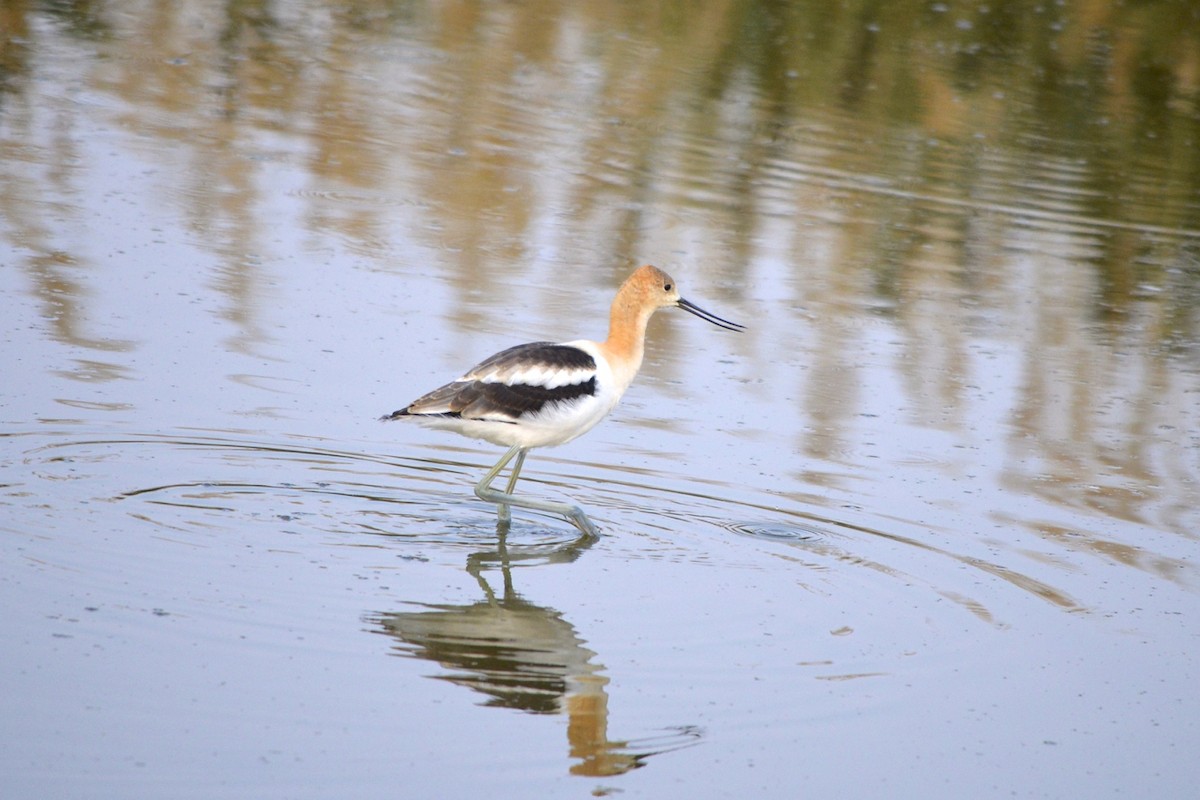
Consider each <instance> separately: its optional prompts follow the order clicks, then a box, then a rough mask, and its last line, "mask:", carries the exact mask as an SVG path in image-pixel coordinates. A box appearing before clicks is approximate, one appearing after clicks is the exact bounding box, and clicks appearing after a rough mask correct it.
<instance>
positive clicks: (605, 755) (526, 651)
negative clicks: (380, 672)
mask: <svg viewBox="0 0 1200 800" xmlns="http://www.w3.org/2000/svg"><path fill="white" fill-rule="evenodd" d="M499 534H500V535H499V545H498V547H497V548H496V549H495V550H489V551H483V552H479V553H475V554H473V555H472V556H470V558H469V559H468V562H467V571H468V572H470V573H471V574H472V575H473V576H474V577H475V579H476V580H477V581H479V585H480V587H481V588H482V589H483V592H484V598H483V599H481V600H479V601H478V602H475V603H471V604H469V605H440V604H439V605H429V604H417V605H418V606H419V608H420V609H421V610H418V611H405V612H386V613H379V614H375V615H373V616H371V617H370V621H371V622H372V623H373V624H375V625H377V626H378V632H380V633H386V634H388V635H390V636H393V637H395V638H396V640H397V642H398V643H397V645H396V648H395V650H396V653H397V654H398V655H403V656H407V657H415V658H424V659H428V660H430V661H435V662H437V663H438V664H440V665H441V666H442V667H444V668H445V669H446V670H448V671H449V672H448V673H447V674H444V675H438V676H436V677H438V678H439V679H441V680H447V681H450V682H452V683H456V684H458V685H460V686H466V687H468V688H470V689H474V690H475V691H478V692H480V693H482V694H484V695H486V696H487V697H488V699H487V701H486V702H485V703H484V705H486V706H493V707H495V706H499V707H502V708H512V709H517V710H520V711H525V712H528V713H533V714H558V713H563V714H566V715H567V717H568V724H567V740H568V744H569V747H570V756H571V759H572V761H573V763H572V765H571V768H570V771H571V773H572V774H575V775H584V776H592V777H599V776H605V775H620V774H622V773H624V772H628V771H629V770H632V769H636V768H637V767H640V766H642V765H643V763H644V762H645V761H646V759H648V758H649V757H650V756H653V755H657V754H659V753H663V752H668V751H671V750H676V749H679V748H681V747H686V746H688V745H691V744H695V743H697V742H698V741H699V739H700V736H701V732H700V730H699V729H698V728H695V727H693V726H682V727H676V728H673V729H670V730H669V731H668V732H666V733H665V734H664V735H660V736H656V737H653V738H649V739H642V740H636V741H634V740H611V739H609V737H608V692H607V690H606V687H607V685H608V678H607V677H606V676H605V675H603V674H602V670H603V666H602V665H600V664H597V663H595V661H594V659H595V658H596V654H595V653H594V652H593V651H591V650H589V649H588V648H587V647H585V646H584V641H583V639H581V638H580V637H579V635H578V634H577V633H576V631H575V627H574V626H573V625H571V623H569V622H567V621H566V620H565V619H563V615H562V614H561V613H560V612H558V611H556V610H554V609H553V608H549V607H546V606H538V605H535V604H533V603H530V602H528V601H527V600H525V599H524V598H522V597H521V596H520V595H519V594H517V592H516V590H515V589H514V588H513V581H512V566H513V564H514V563H515V562H527V563H525V564H523V565H522V566H530V565H533V564H539V563H540V564H546V563H558V562H570V561H574V560H575V559H576V558H578V557H579V555H580V554H581V553H582V552H583V551H584V550H586V549H587V548H588V547H590V546H591V545H592V544H593V543H594V542H595V541H596V540H595V538H594V537H589V536H583V537H580V538H579V539H577V540H575V541H573V542H571V543H569V544H566V545H557V546H554V547H546V546H541V547H534V548H513V549H512V551H510V549H509V547H508V545H507V526H503V525H502V526H500V528H499ZM495 567H498V568H499V569H500V572H501V574H502V576H503V581H504V585H503V589H502V591H501V593H500V594H499V595H497V593H496V592H495V591H494V590H493V589H492V587H491V586H490V585H489V583H488V582H487V580H486V578H485V577H484V572H485V571H487V570H489V569H493V568H495Z"/></svg>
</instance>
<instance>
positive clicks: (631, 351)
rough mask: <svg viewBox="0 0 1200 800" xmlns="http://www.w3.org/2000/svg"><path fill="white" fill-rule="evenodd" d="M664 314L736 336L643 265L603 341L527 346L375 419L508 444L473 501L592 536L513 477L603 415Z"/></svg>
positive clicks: (579, 517)
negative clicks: (554, 518)
mask: <svg viewBox="0 0 1200 800" xmlns="http://www.w3.org/2000/svg"><path fill="white" fill-rule="evenodd" d="M668 306H675V307H677V308H682V309H683V310H685V311H690V312H691V313H693V314H695V315H696V316H698V317H700V318H701V319H703V320H707V321H708V322H711V323H712V324H714V325H717V326H719V327H721V328H726V329H727V330H731V331H740V330H742V328H743V326H742V325H738V324H737V323H736V322H730V321H728V320H724V319H721V318H720V317H718V316H716V315H715V314H711V313H709V312H708V311H705V310H704V309H702V308H700V307H699V306H696V305H693V304H692V303H689V302H688V301H687V300H684V299H683V298H682V297H680V296H679V289H678V288H677V287H676V284H675V281H674V279H672V278H671V276H670V275H668V274H667V273H665V272H663V271H662V270H660V269H658V268H657V267H653V266H649V265H647V266H644V267H641V268H639V269H638V270H636V271H635V272H634V273H633V274H632V275H630V276H629V277H628V278H627V279H626V280H625V283H623V284H621V288H620V289H619V290H618V291H617V296H616V298H615V299H614V300H613V304H612V309H611V311H610V312H609V327H608V338H607V339H605V340H604V341H603V342H591V341H588V340H586V339H577V340H575V341H571V342H563V343H562V344H555V343H553V342H531V343H530V344H519V345H517V346H516V347H510V348H508V349H507V350H501V351H500V352H499V353H496V355H494V356H492V357H491V358H489V359H487V360H485V361H483V362H481V363H479V364H477V365H476V366H474V367H472V368H471V370H470V371H469V372H467V374H465V375H463V376H462V377H461V378H459V379H458V380H456V381H453V382H451V383H448V384H446V385H445V386H442V387H441V388H439V389H434V390H433V391H432V392H430V393H429V394H427V395H424V396H423V397H420V398H418V399H416V400H414V401H413V402H412V403H410V404H408V405H407V406H405V407H404V408H402V409H400V410H399V411H393V412H392V413H391V414H388V415H386V416H384V417H383V419H385V420H392V419H405V418H409V417H411V418H412V419H415V420H417V421H418V422H421V423H423V424H425V425H427V426H429V427H431V428H445V429H447V430H452V431H454V432H456V433H461V434H462V435H464V436H470V437H472V438H475V439H483V440H485V441H488V442H491V443H492V444H501V445H507V446H508V452H507V453H505V454H504V456H503V457H502V458H501V459H500V460H499V461H497V462H496V465H495V466H494V467H492V468H491V469H490V470H488V472H487V474H486V475H484V476H483V479H482V480H480V481H479V483H478V484H476V486H475V494H477V495H478V496H479V497H480V499H482V500H486V501H488V502H490V503H496V504H497V505H498V506H499V510H498V513H499V516H500V521H501V522H508V520H509V519H510V513H509V509H508V507H509V506H520V507H522V508H533V509H539V510H542V511H551V512H553V513H555V514H562V515H563V516H565V517H566V518H567V519H569V520H571V522H573V523H575V525H577V526H578V527H579V529H580V530H582V531H583V532H584V533H587V534H589V535H592V536H595V535H596V527H595V526H594V525H593V524H592V522H591V520H589V519H588V518H587V515H586V514H584V513H583V510H582V509H581V508H579V507H578V506H575V505H571V504H569V503H554V502H550V501H548V500H534V499H531V498H526V497H517V496H516V495H514V494H513V490H514V489H515V488H516V485H517V476H518V475H519V474H520V473H521V467H522V465H523V464H524V463H525V454H526V453H527V452H529V450H530V448H533V447H548V446H552V445H559V444H565V443H566V442H569V441H571V440H572V439H574V438H575V437H577V436H580V435H582V434H584V433H586V432H588V431H589V430H591V429H592V427H593V426H594V425H595V424H596V423H597V422H599V421H600V420H602V419H603V418H604V416H605V415H606V414H608V412H609V411H612V409H613V407H614V406H615V405H616V404H617V401H618V400H620V399H621V395H622V394H624V393H625V390H626V389H628V388H629V384H630V383H632V382H633V377H634V375H636V374H637V371H638V368H639V367H641V366H642V352H643V348H644V345H645V341H646V323H647V322H649V321H650V316H651V315H652V314H653V313H654V312H655V311H657V310H658V309H660V308H666V307H668ZM514 457H515V458H516V459H517V463H516V464H515V465H514V466H513V469H512V473H511V475H510V476H509V479H508V488H507V490H506V491H503V492H501V491H499V490H497V489H493V488H492V485H491V484H492V481H493V480H495V479H496V476H497V475H499V474H500V472H501V470H503V469H504V467H505V466H506V465H507V464H508V462H510V461H512V459H513V458H514Z"/></svg>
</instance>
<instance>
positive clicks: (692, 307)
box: [676, 297, 746, 331]
mask: <svg viewBox="0 0 1200 800" xmlns="http://www.w3.org/2000/svg"><path fill="white" fill-rule="evenodd" d="M676 305H677V306H679V307H680V308H682V309H683V310H684V311H687V312H690V313H692V314H695V315H696V316H697V317H699V318H700V319H702V320H704V321H705V322H711V323H712V324H713V325H716V326H717V327H718V328H724V329H725V330H727V331H741V330H745V329H746V326H745V325H738V324H737V323H736V322H730V321H729V320H727V319H721V318H720V317H718V316H717V315H716V314H713V313H712V312H710V311H705V310H704V309H703V308H701V307H700V306H698V305H696V304H695V303H689V302H688V301H687V300H684V299H683V298H682V297H681V298H679V302H678V303H676Z"/></svg>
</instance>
